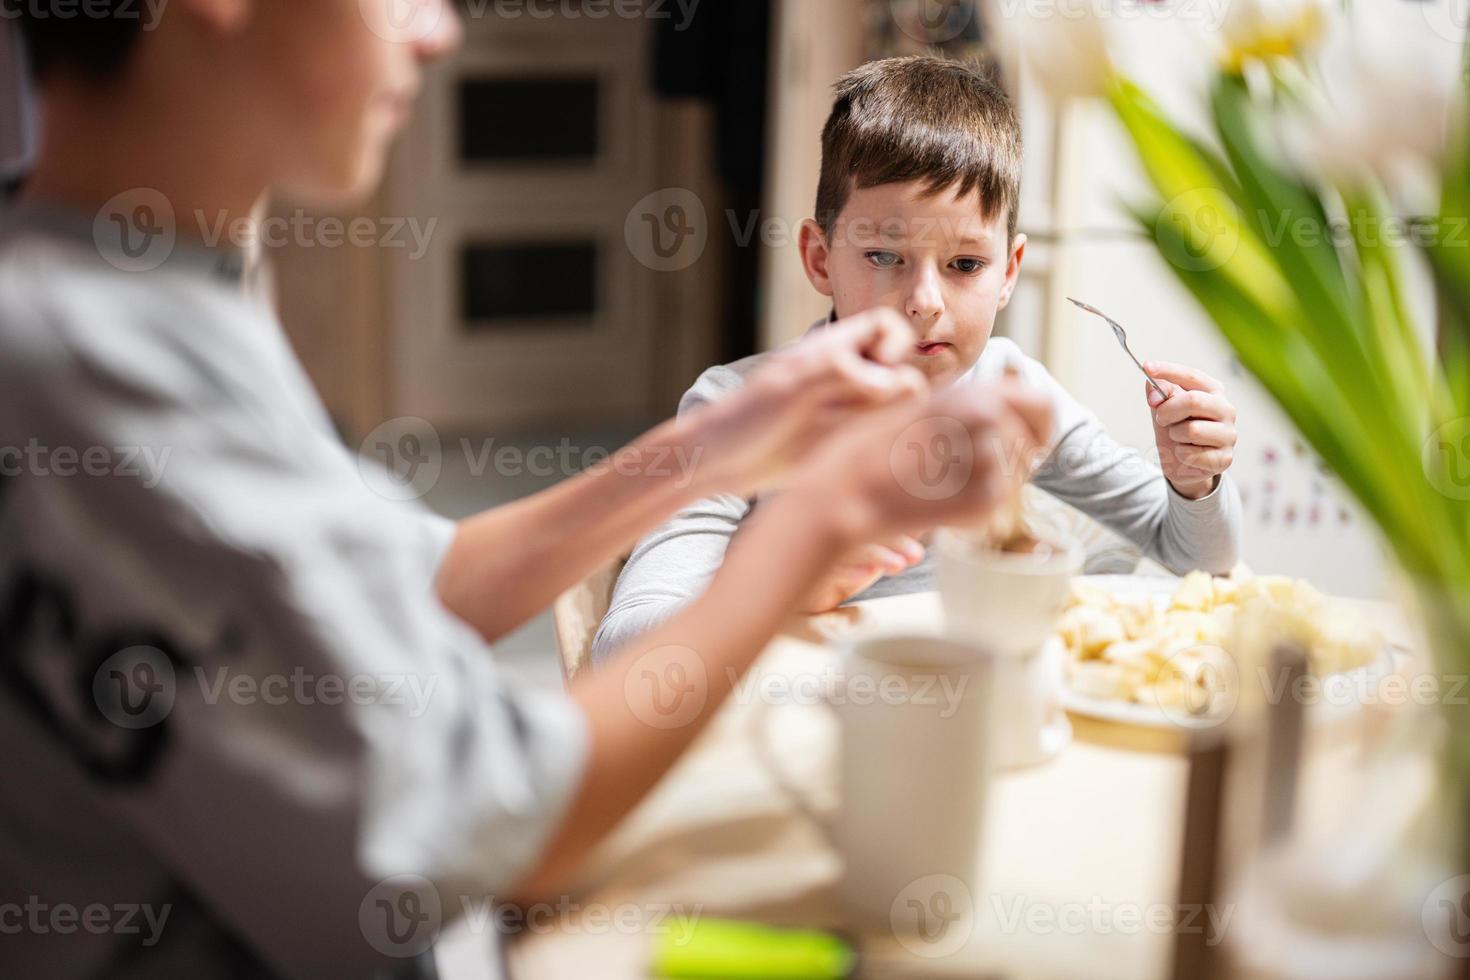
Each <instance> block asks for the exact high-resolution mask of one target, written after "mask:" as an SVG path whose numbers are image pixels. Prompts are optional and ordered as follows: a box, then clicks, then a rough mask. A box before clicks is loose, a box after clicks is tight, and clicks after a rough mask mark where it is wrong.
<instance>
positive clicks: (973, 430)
mask: <svg viewBox="0 0 1470 980" xmlns="http://www.w3.org/2000/svg"><path fill="white" fill-rule="evenodd" d="M1051 427H1052V415H1051V402H1050V401H1049V400H1048V398H1047V396H1046V395H1044V394H1043V393H1041V392H1037V391H1035V390H1032V389H1030V388H1027V387H1025V386H1024V385H1022V384H1020V383H1019V382H1015V381H1006V382H1003V383H1000V384H993V385H963V386H958V387H955V388H951V389H949V390H948V391H946V392H944V393H942V394H939V395H936V396H934V397H932V398H929V399H926V400H923V401H922V402H908V403H905V404H901V405H895V406H892V407H890V408H886V409H882V410H880V411H877V412H874V413H871V414H870V415H869V416H867V417H865V418H862V419H858V420H855V421H853V422H852V423H851V424H850V425H847V426H845V427H844V428H843V429H842V430H841V431H840V432H837V433H834V434H833V435H832V437H831V438H830V439H828V440H827V441H826V442H825V443H823V444H822V446H821V447H819V449H818V450H817V452H815V453H814V454H813V455H812V458H811V459H810V460H809V461H808V462H807V463H806V464H805V465H803V466H802V467H801V469H800V470H798V471H797V473H796V475H795V476H794V477H793V478H792V480H791V484H790V486H789V488H788V492H787V493H785V494H783V495H782V497H783V499H788V500H791V501H793V502H799V503H800V504H801V505H802V506H805V507H807V508H808V509H809V510H810V511H812V512H813V513H815V514H820V515H821V516H822V517H824V518H826V519H828V520H831V521H834V522H835V523H836V524H837V525H840V527H841V528H842V529H843V533H844V534H845V536H846V537H847V538H848V539H849V540H850V541H852V542H853V545H854V546H856V545H858V544H862V543H864V542H872V541H883V540H884V539H886V538H889V537H890V536H893V535H911V534H913V533H915V532H916V531H920V530H924V529H927V528H931V527H935V526H937V525H940V524H955V525H964V524H974V523H978V522H979V521H981V520H983V519H985V518H987V517H989V516H990V515H991V514H993V513H994V511H995V510H996V508H997V507H1000V506H1001V505H1003V504H1006V503H1008V502H1009V501H1010V499H1011V497H1012V496H1013V495H1014V494H1015V493H1016V492H1017V491H1018V488H1019V484H1018V481H1017V480H1016V479H1015V473H1016V468H1017V467H1018V466H1024V465H1026V464H1027V462H1028V461H1029V460H1031V458H1032V457H1033V456H1034V454H1036V453H1037V452H1039V451H1040V448H1041V447H1043V446H1045V445H1046V444H1047V440H1048V438H1049V436H1050V433H1051Z"/></svg>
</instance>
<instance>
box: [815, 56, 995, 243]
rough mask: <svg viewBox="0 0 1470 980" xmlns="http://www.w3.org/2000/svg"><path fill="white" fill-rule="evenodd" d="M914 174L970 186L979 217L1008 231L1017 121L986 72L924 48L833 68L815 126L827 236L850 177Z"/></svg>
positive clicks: (934, 185)
mask: <svg viewBox="0 0 1470 980" xmlns="http://www.w3.org/2000/svg"><path fill="white" fill-rule="evenodd" d="M913 180H918V181H923V182H924V183H926V184H927V185H928V186H929V188H930V189H931V190H932V191H934V192H936V193H937V192H939V191H942V190H945V189H947V188H951V187H953V188H956V189H957V190H958V191H959V193H961V194H968V193H969V192H971V191H973V190H976V189H978V190H979V191H980V206H981V208H982V211H981V214H982V216H983V217H984V218H985V219H986V220H987V221H988V220H991V219H993V218H994V217H995V216H996V215H999V214H1005V215H1006V228H1007V231H1008V234H1009V238H1008V239H1007V241H1008V242H1009V240H1010V239H1013V238H1014V237H1015V235H1016V211H1017V208H1018V207H1019V205H1020V196H1021V124H1020V120H1019V119H1018V118H1017V116H1016V110H1015V107H1014V106H1013V105H1012V104H1011V100H1010V98H1009V97H1007V95H1006V94H1005V91H1004V90H1003V89H1002V88H1001V87H1000V85H999V84H998V83H997V82H996V81H995V80H994V79H993V78H992V77H991V74H990V73H989V72H987V71H986V70H985V69H983V68H982V67H981V66H979V65H977V64H973V63H970V62H963V61H951V60H947V59H944V58H936V57H930V56H924V55H920V56H915V57H907V58H889V59H886V60H884V61H871V62H869V63H867V64H865V65H863V66H862V67H860V68H857V69H854V70H853V71H850V72H848V73H847V74H846V75H844V76H842V78H841V79H839V80H838V82H837V101H836V102H834V103H833V105H832V114H831V115H830V116H828V117H827V125H826V126H825V127H823V129H822V176H821V180H820V181H819V183H818V185H817V221H818V222H819V223H820V224H821V226H822V230H823V231H824V232H825V233H826V235H827V237H828V238H829V239H830V238H831V237H832V233H833V230H834V228H835V226H836V224H837V215H838V214H839V213H840V212H841V211H842V209H843V207H844V206H846V204H847V199H848V195H849V194H851V192H852V189H853V188H854V187H857V188H864V187H876V186H878V185H880V184H896V183H904V182H907V181H913Z"/></svg>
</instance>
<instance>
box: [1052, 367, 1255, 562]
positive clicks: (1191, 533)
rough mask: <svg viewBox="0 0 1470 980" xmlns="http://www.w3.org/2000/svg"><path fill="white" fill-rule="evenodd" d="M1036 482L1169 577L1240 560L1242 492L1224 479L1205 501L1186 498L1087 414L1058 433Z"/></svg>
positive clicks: (1223, 477) (1135, 451)
mask: <svg viewBox="0 0 1470 980" xmlns="http://www.w3.org/2000/svg"><path fill="white" fill-rule="evenodd" d="M1069 397H1070V396H1069ZM1035 482H1036V485H1037V486H1039V487H1040V488H1041V489H1043V490H1046V491H1047V492H1049V493H1051V494H1052V495H1053V496H1055V497H1057V498H1058V499H1060V500H1062V501H1065V502H1066V503H1069V504H1071V505H1072V506H1073V507H1076V508H1077V509H1078V510H1080V511H1082V512H1083V513H1085V514H1088V515H1089V516H1091V517H1092V518H1093V519H1095V520H1097V521H1098V522H1100V523H1101V524H1103V525H1105V526H1106V527H1109V528H1111V529H1112V530H1114V531H1116V532H1117V533H1118V534H1120V535H1122V536H1123V537H1124V538H1126V539H1128V540H1129V541H1132V542H1133V543H1134V544H1135V545H1137V546H1138V547H1139V548H1140V549H1141V550H1142V551H1143V553H1144V554H1145V555H1147V556H1148V557H1150V558H1152V559H1154V560H1155V561H1157V562H1159V563H1160V564H1162V565H1164V566H1165V567H1167V568H1169V569H1170V570H1171V571H1174V572H1177V573H1180V574H1183V573H1185V572H1189V571H1192V570H1194V569H1203V570H1205V571H1207V572H1213V573H1215V574H1224V573H1225V572H1228V571H1229V570H1230V569H1231V568H1232V567H1233V566H1234V565H1235V563H1236V562H1237V561H1238V560H1239V556H1240V539H1241V525H1242V515H1241V506H1240V494H1239V492H1238V491H1237V490H1236V487H1235V483H1234V481H1232V480H1231V479H1230V476H1229V474H1226V475H1225V476H1222V477H1221V478H1220V483H1219V485H1218V486H1216V487H1215V489H1214V491H1213V492H1212V493H1210V494H1209V496H1206V497H1203V498H1201V499H1199V500H1190V499H1188V498H1186V497H1183V496H1181V495H1180V494H1179V493H1178V492H1177V491H1176V490H1175V489H1174V488H1173V487H1172V486H1171V485H1170V484H1169V481H1168V480H1166V479H1165V478H1164V475H1163V473H1162V472H1160V470H1159V468H1158V467H1157V466H1155V465H1154V464H1153V463H1150V462H1148V461H1147V460H1145V459H1144V458H1143V456H1142V455H1140V454H1139V453H1138V451H1137V450H1134V449H1130V448H1128V447H1126V446H1123V445H1121V444H1119V443H1118V442H1117V440H1115V439H1113V437H1112V436H1110V435H1108V433H1107V430H1105V429H1104V428H1103V427H1102V425H1101V423H1099V422H1098V421H1097V419H1096V418H1095V417H1092V416H1091V415H1090V414H1088V415H1086V417H1084V418H1081V419H1080V420H1079V421H1078V422H1077V423H1076V424H1075V425H1074V426H1073V427H1072V428H1071V429H1070V430H1069V431H1067V432H1064V433H1063V434H1062V436H1061V438H1060V439H1059V440H1058V442H1057V445H1056V447H1055V448H1054V449H1053V450H1052V453H1051V455H1050V456H1049V457H1048V458H1047V460H1046V462H1045V464H1043V465H1042V467H1041V469H1040V470H1038V471H1037V474H1036V481H1035Z"/></svg>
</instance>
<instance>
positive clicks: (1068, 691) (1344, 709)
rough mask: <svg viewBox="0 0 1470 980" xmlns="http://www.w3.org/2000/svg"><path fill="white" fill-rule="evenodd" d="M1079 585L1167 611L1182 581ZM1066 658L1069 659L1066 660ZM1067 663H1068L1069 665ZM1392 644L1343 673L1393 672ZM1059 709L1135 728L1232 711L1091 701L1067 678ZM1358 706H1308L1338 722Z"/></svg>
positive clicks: (1155, 578) (1202, 723) (1187, 724)
mask: <svg viewBox="0 0 1470 980" xmlns="http://www.w3.org/2000/svg"><path fill="white" fill-rule="evenodd" d="M1079 581H1080V582H1082V583H1084V584H1086V585H1088V586H1091V587H1095V588H1100V589H1102V590H1104V591H1106V592H1108V593H1110V594H1112V595H1115V596H1116V595H1134V596H1136V595H1148V596H1152V597H1153V599H1154V602H1155V604H1156V605H1158V606H1159V608H1160V609H1163V608H1166V607H1167V606H1168V604H1169V602H1170V600H1171V599H1172V598H1173V597H1174V593H1175V591H1176V590H1177V589H1178V588H1179V583H1180V582H1181V581H1182V579H1178V578H1173V577H1171V576H1167V575H1083V576H1080V577H1079ZM1070 656H1071V655H1070V654H1068V657H1069V658H1070ZM1069 665H1070V664H1069ZM1396 666H1397V662H1396V660H1395V656H1394V651H1393V647H1392V646H1385V647H1384V648H1383V652H1382V654H1381V655H1380V656H1379V658H1378V659H1377V660H1375V661H1374V662H1373V663H1370V664H1365V665H1364V666H1362V667H1357V668H1354V669H1353V670H1350V671H1348V672H1346V674H1344V675H1343V677H1345V678H1346V679H1349V680H1351V681H1354V682H1359V681H1361V682H1362V683H1364V684H1372V683H1374V682H1376V681H1378V680H1381V679H1382V678H1384V677H1386V676H1388V675H1389V674H1391V673H1393V672H1394V670H1395V669H1396ZM1062 706H1063V707H1065V708H1066V709H1067V711H1069V712H1071V713H1072V714H1075V715H1081V716H1083V717H1085V718H1096V719H1098V720H1100V721H1110V722H1115V723H1117V724H1122V725H1138V726H1141V727H1144V728H1169V729H1176V728H1213V727H1215V726H1217V725H1220V724H1222V723H1223V722H1224V721H1226V720H1227V719H1228V718H1229V717H1230V715H1231V713H1232V712H1233V710H1234V705H1233V704H1231V705H1229V706H1228V707H1227V708H1226V709H1225V710H1224V711H1222V712H1215V713H1206V714H1202V715H1199V716H1193V717H1192V716H1189V715H1187V714H1185V713H1184V712H1183V711H1182V710H1177V709H1176V710H1169V711H1166V710H1165V709H1164V708H1162V707H1160V706H1159V705H1155V704H1138V703H1136V702H1133V701H1120V700H1118V699H1117V698H1094V697H1088V696H1086V695H1083V694H1078V693H1076V692H1074V691H1073V690H1072V688H1071V685H1070V683H1069V682H1067V681H1066V680H1064V681H1063V684H1062ZM1361 708H1362V705H1361V704H1360V703H1353V702H1347V703H1342V702H1338V701H1330V702H1329V701H1326V700H1323V701H1319V702H1317V703H1314V704H1311V705H1309V709H1310V713H1311V714H1312V716H1313V717H1314V718H1318V719H1324V720H1325V719H1326V718H1329V717H1330V718H1341V717H1344V716H1346V715H1349V714H1353V713H1356V712H1357V711H1359V710H1361Z"/></svg>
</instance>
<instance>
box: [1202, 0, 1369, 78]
mask: <svg viewBox="0 0 1470 980" xmlns="http://www.w3.org/2000/svg"><path fill="white" fill-rule="evenodd" d="M1228 2H1229V6H1228V7H1227V8H1226V9H1225V16H1224V19H1223V20H1222V21H1221V23H1220V34H1221V37H1222V40H1223V41H1224V43H1225V58H1224V61H1225V67H1226V68H1227V70H1230V71H1234V72H1239V71H1241V70H1242V69H1243V68H1244V67H1245V65H1246V64H1248V63H1249V62H1251V61H1258V60H1259V61H1263V60H1266V59H1270V58H1293V57H1297V56H1298V55H1300V54H1301V53H1302V52H1303V51H1304V50H1306V49H1308V48H1310V47H1311V46H1312V45H1314V44H1316V43H1317V42H1318V41H1320V40H1321V39H1322V37H1323V35H1324V34H1325V33H1326V31H1327V25H1328V22H1329V20H1330V18H1331V15H1332V2H1331V0H1228ZM1374 2H1375V3H1383V2H1385V0H1374Z"/></svg>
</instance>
